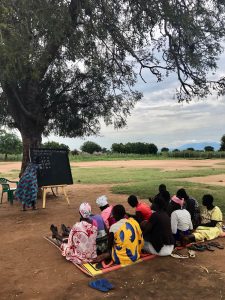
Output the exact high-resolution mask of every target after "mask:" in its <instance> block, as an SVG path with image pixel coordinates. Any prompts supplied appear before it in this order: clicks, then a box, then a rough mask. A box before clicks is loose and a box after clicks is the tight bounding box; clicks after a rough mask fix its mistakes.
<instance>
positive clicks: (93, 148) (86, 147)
mask: <svg viewBox="0 0 225 300" xmlns="http://www.w3.org/2000/svg"><path fill="white" fill-rule="evenodd" d="M80 149H81V150H82V151H83V152H87V153H90V154H93V153H94V152H101V150H102V148H101V146H99V145H98V144H97V143H95V142H91V141H87V142H84V143H83V145H82V146H81V147H80Z"/></svg>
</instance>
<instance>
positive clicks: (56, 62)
mask: <svg viewBox="0 0 225 300" xmlns="http://www.w3.org/2000/svg"><path fill="white" fill-rule="evenodd" d="M224 5H225V4H224V1H221V0H209V1H205V0H204V1H203V0H192V1H191V0H147V1H146V0H117V1H114V0H107V1H106V0H1V1H0V85H1V90H0V93H1V97H0V105H1V110H0V123H1V124H2V125H7V126H9V127H14V128H17V129H18V130H19V131H20V133H21V136H22V141H23V164H22V169H23V168H24V167H25V165H26V162H27V160H28V151H29V148H30V147H38V146H39V145H40V143H41V137H42V135H43V134H44V135H48V134H49V133H50V132H52V133H54V134H57V135H60V136H69V137H78V136H84V135H91V134H97V133H98V132H99V130H100V118H103V119H104V121H105V123H106V124H110V123H113V124H114V126H115V127H122V126H124V125H125V124H126V117H127V115H128V114H129V113H130V110H131V109H132V108H133V107H134V105H135V103H136V101H138V100H139V99H140V98H141V94H140V93H138V92H136V91H134V90H133V87H134V84H135V82H136V79H137V76H136V75H137V74H138V73H139V74H140V76H142V74H143V73H142V71H143V69H148V70H149V71H150V74H153V75H154V76H156V78H157V80H159V81H160V80H162V79H163V78H164V77H165V76H168V75H169V74H170V73H171V72H176V74H177V77H178V80H179V81H180V83H181V86H180V89H178V91H177V96H178V100H187V101H189V100H191V99H192V97H193V96H195V95H199V96H201V97H203V96H205V95H206V94H207V93H208V92H209V87H210V85H211V84H212V83H213V82H212V81H211V82H209V81H208V80H207V73H208V71H209V70H213V71H214V70H215V68H216V60H217V56H218V55H219V54H220V52H221V43H220V41H221V39H222V38H223V36H224V30H225V26H224V9H225V8H224ZM138 66H139V68H138ZM216 84H217V85H216V88H218V89H220V91H223V87H224V81H223V79H221V80H219V81H217V83H216ZM214 87H215V85H214Z"/></svg>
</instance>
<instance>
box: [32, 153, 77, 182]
mask: <svg viewBox="0 0 225 300" xmlns="http://www.w3.org/2000/svg"><path fill="white" fill-rule="evenodd" d="M30 160H31V162H32V163H35V164H37V165H38V173H37V174H38V175H37V180H38V186H39V187H40V186H45V185H61V184H73V178H72V174H71V168H70V163H69V157H68V151H67V150H66V149H47V148H35V149H34V148H32V149H30Z"/></svg>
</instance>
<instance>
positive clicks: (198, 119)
mask: <svg viewBox="0 0 225 300" xmlns="http://www.w3.org/2000/svg"><path fill="white" fill-rule="evenodd" d="M224 65H225V55H223V57H222V58H221V60H220V69H221V70H222V69H223V70H224V69H225V68H224ZM218 72H219V73H220V74H221V75H222V73H221V71H220V70H218ZM144 75H145V76H144V77H145V79H146V80H147V81H148V82H147V83H145V82H143V81H142V80H141V79H140V80H138V83H137V84H136V87H135V88H136V90H138V91H140V92H142V93H143V98H142V100H141V101H140V102H138V103H137V104H136V106H135V108H134V109H133V110H132V111H131V115H130V116H129V117H128V119H127V126H126V127H125V128H123V129H119V130H115V129H114V128H113V126H109V127H106V126H105V125H104V123H102V129H101V133H100V136H97V137H96V136H90V137H87V138H85V139H80V138H62V137H56V136H53V135H51V136H49V138H44V139H43V142H46V141H52V140H54V141H57V142H59V143H64V144H67V145H68V146H69V147H70V149H71V150H74V149H78V150H79V149H80V146H81V145H82V144H83V143H84V142H85V141H93V142H95V143H97V144H99V145H100V146H101V147H105V148H107V149H110V147H111V145H112V144H113V143H123V144H125V143H128V142H144V143H154V144H155V145H156V146H157V147H158V149H161V148H162V147H168V148H170V149H174V148H178V147H180V146H182V145H184V144H189V143H196V142H198V143H199V142H208V143H209V144H210V143H211V142H218V143H220V139H221V137H222V136H223V135H224V134H225V96H221V97H217V96H216V95H211V96H209V97H208V98H207V99H202V100H193V101H192V102H190V103H178V101H177V99H176V97H175V92H176V87H177V86H178V82H177V80H176V77H175V75H172V76H171V77H169V78H166V80H164V81H162V82H160V83H157V82H156V80H155V81H153V80H152V78H151V81H150V80H148V74H147V73H146V72H145V74H144Z"/></svg>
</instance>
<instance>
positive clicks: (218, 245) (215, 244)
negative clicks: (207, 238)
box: [208, 242, 224, 249]
mask: <svg viewBox="0 0 225 300" xmlns="http://www.w3.org/2000/svg"><path fill="white" fill-rule="evenodd" d="M208 245H209V246H212V247H215V248H218V249H224V246H222V245H221V244H220V243H218V242H209V243H208Z"/></svg>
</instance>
